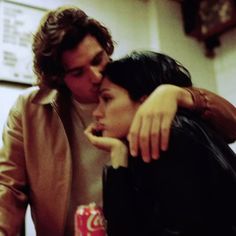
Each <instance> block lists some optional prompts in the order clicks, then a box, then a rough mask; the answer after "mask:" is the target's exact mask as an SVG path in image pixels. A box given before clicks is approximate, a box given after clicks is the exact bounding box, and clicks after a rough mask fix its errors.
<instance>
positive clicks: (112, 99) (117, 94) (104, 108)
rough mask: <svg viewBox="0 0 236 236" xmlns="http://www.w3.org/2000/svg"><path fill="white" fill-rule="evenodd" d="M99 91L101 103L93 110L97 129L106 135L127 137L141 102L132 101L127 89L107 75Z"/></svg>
mask: <svg viewBox="0 0 236 236" xmlns="http://www.w3.org/2000/svg"><path fill="white" fill-rule="evenodd" d="M99 93H100V95H99V104H98V106H97V108H96V109H95V110H94V112H93V116H94V117H95V118H96V120H97V129H98V130H100V131H101V132H102V135H103V136H104V137H113V138H125V137H126V136H127V134H128V132H129V128H130V125H131V122H132V120H133V117H134V115H135V113H136V111H137V109H138V107H139V106H140V102H134V101H132V100H131V99H130V97H129V94H128V92H127V90H125V89H124V88H122V87H120V86H118V85H116V84H114V83H112V82H111V81H110V80H109V79H107V78H106V77H105V78H104V79H103V81H102V84H101V87H100V91H99Z"/></svg>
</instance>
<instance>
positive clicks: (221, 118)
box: [128, 84, 236, 161]
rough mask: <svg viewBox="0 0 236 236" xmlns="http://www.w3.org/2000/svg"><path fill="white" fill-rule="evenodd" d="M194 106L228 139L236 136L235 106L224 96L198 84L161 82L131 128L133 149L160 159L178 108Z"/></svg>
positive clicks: (194, 108)
mask: <svg viewBox="0 0 236 236" xmlns="http://www.w3.org/2000/svg"><path fill="white" fill-rule="evenodd" d="M178 107H183V108H187V109H190V110H194V111H195V112H197V113H198V114H200V115H201V116H202V118H203V119H204V120H205V121H206V122H207V123H209V124H210V125H211V126H212V127H214V129H215V130H216V131H217V132H218V133H219V134H220V135H222V137H223V138H224V139H225V140H226V141H227V142H233V141H234V140H236V108H235V107H234V106H233V105H232V104H230V103H229V102H228V101H227V100H225V99H224V98H222V97H220V96H218V95H216V94H214V93H212V92H210V91H207V90H205V89H198V88H181V87H177V86H174V85H167V84H166V85H161V86H159V87H158V88H157V89H156V90H155V91H154V92H153V93H152V94H151V95H150V96H149V97H148V98H147V99H146V100H145V102H144V103H143V104H142V105H141V106H140V108H139V109H138V111H137V113H136V115H135V117H134V120H133V122H132V125H131V128H130V132H129V135H128V137H129V144H130V152H131V155H132V156H136V155H138V152H139V150H140V152H141V155H142V156H143V159H144V160H145V161H150V160H151V159H157V158H158V157H159V153H160V150H163V151H164V150H167V148H168V142H169V133H170V127H171V124H172V121H173V119H174V116H175V114H176V111H177V108H178Z"/></svg>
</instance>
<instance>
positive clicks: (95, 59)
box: [91, 55, 103, 66]
mask: <svg viewBox="0 0 236 236" xmlns="http://www.w3.org/2000/svg"><path fill="white" fill-rule="evenodd" d="M102 59H103V55H98V56H96V57H95V58H94V59H93V60H92V62H91V64H92V65H93V66H97V65H99V64H100V63H101V62H102Z"/></svg>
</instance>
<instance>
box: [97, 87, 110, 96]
mask: <svg viewBox="0 0 236 236" xmlns="http://www.w3.org/2000/svg"><path fill="white" fill-rule="evenodd" d="M106 91H109V89H108V88H102V89H99V91H98V93H99V95H101V94H102V93H104V92H106Z"/></svg>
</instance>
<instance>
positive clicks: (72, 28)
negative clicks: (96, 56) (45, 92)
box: [32, 7, 114, 88]
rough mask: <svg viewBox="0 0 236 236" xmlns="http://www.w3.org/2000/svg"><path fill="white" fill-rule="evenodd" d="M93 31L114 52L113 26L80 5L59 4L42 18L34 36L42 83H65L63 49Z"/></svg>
mask: <svg viewBox="0 0 236 236" xmlns="http://www.w3.org/2000/svg"><path fill="white" fill-rule="evenodd" d="M87 35H92V36H93V37H95V38H96V39H97V41H98V43H99V44H100V45H101V46H102V47H103V48H104V50H105V51H106V52H107V54H108V55H109V56H110V55H111V54H112V53H113V50H114V44H113V40H112V37H111V34H110V32H109V30H108V29H107V28H106V27H105V26H103V25H102V24H101V23H100V22H98V21H97V20H95V19H93V18H90V17H89V16H88V15H87V14H86V13H85V12H84V11H82V10H81V9H79V8H77V7H59V8H57V9H56V10H53V11H49V12H48V13H47V14H46V15H45V16H44V17H43V19H42V21H41V24H40V26H39V29H38V31H37V32H36V34H35V36H34V41H33V47H32V49H33V53H34V61H33V63H34V72H35V74H36V76H37V83H38V85H39V86H47V87H50V88H60V87H64V86H65V85H64V81H63V76H64V68H63V65H62V62H61V56H62V53H63V52H64V51H66V50H70V49H73V48H75V47H76V46H77V45H78V44H79V43H80V42H81V41H82V40H83V39H84V38H85V37H86V36H87Z"/></svg>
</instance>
